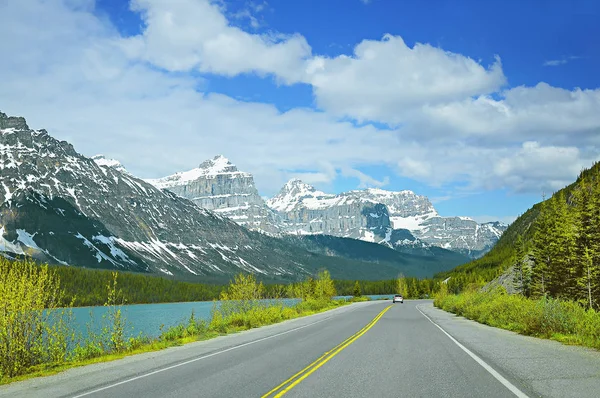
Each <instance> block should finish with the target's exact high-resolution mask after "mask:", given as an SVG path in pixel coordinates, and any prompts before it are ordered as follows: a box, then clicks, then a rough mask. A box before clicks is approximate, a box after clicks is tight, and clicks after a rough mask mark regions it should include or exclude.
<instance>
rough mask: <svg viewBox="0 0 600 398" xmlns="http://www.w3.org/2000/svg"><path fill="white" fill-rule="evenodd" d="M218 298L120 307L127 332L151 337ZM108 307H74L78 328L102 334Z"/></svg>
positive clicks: (205, 310) (203, 313)
mask: <svg viewBox="0 0 600 398" xmlns="http://www.w3.org/2000/svg"><path fill="white" fill-rule="evenodd" d="M351 297H352V296H339V297H336V298H339V299H349V298H351ZM368 297H370V298H371V299H373V300H377V299H386V298H388V299H389V298H392V297H393V295H374V296H368ZM281 301H282V302H283V304H284V305H294V304H296V303H297V302H298V301H299V300H298V299H282V300H281ZM215 305H217V306H218V305H219V302H218V301H214V302H213V301H197V302H189V303H164V304H132V305H125V306H122V307H120V308H121V311H122V313H123V315H124V316H125V319H126V320H127V328H126V334H127V336H128V337H132V336H137V335H139V334H140V333H141V334H143V335H145V336H148V337H157V336H159V335H160V331H161V326H162V327H163V328H164V329H167V328H168V327H170V326H175V325H177V324H180V323H183V322H186V321H187V320H188V319H189V317H190V315H191V314H192V311H194V316H195V317H196V318H198V319H206V320H208V319H210V316H211V310H212V309H213V307H214V306H215ZM107 311H108V309H107V308H106V307H77V308H73V317H74V320H73V322H74V324H73V326H74V329H75V330H76V331H78V332H80V333H81V334H82V336H84V337H85V336H86V335H87V334H88V328H91V329H92V330H93V331H94V332H96V333H98V332H99V331H100V330H101V328H102V322H103V316H104V315H106V313H107Z"/></svg>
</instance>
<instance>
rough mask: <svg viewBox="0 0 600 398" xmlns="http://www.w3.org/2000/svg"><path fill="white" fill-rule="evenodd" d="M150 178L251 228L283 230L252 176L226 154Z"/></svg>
mask: <svg viewBox="0 0 600 398" xmlns="http://www.w3.org/2000/svg"><path fill="white" fill-rule="evenodd" d="M146 181H147V182H148V183H150V184H152V185H154V186H155V187H157V188H159V189H168V190H169V191H171V192H173V193H175V194H177V195H179V196H181V197H183V198H186V199H189V200H191V201H192V202H194V203H195V204H197V205H198V206H199V207H201V208H204V209H209V210H212V211H214V212H215V213H218V214H220V215H223V216H225V217H227V218H229V219H231V220H233V221H235V222H237V223H238V224H240V225H243V226H245V227H246V228H248V229H252V230H258V231H263V232H267V233H271V234H277V233H279V232H280V224H281V220H280V219H279V217H278V215H277V213H276V212H274V211H272V210H271V209H269V208H268V207H267V206H266V205H265V202H264V200H263V199H262V198H261V197H260V195H259V194H258V191H257V190H256V187H255V186H254V178H253V177H252V175H251V174H249V173H244V172H241V171H239V170H238V169H237V167H236V166H235V165H234V164H232V163H231V162H230V161H229V160H228V159H227V158H225V157H224V156H221V155H219V156H216V157H215V158H213V159H210V160H207V161H205V162H203V163H202V164H201V165H200V166H199V167H197V168H195V169H192V170H189V171H185V172H180V173H176V174H174V175H171V176H168V177H164V178H159V179H154V180H146Z"/></svg>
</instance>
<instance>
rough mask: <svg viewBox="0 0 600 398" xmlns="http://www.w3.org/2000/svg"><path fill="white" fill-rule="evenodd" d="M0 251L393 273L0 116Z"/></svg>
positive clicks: (187, 269)
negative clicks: (303, 241)
mask: <svg viewBox="0 0 600 398" xmlns="http://www.w3.org/2000/svg"><path fill="white" fill-rule="evenodd" d="M0 252H2V253H4V255H6V256H9V257H15V256H18V255H28V256H32V257H34V258H38V259H40V260H43V261H48V262H51V263H58V264H72V265H78V266H85V267H90V268H106V269H121V270H131V271H143V272H152V273H158V274H166V275H173V276H174V277H176V278H179V279H187V280H204V281H205V280H211V281H225V280H227V279H229V278H230V276H231V275H233V274H236V273H238V272H251V273H255V274H257V276H258V277H259V278H261V279H263V280H279V281H285V280H298V279H301V278H303V277H304V276H305V275H309V274H314V273H315V271H317V270H319V269H321V268H327V269H329V270H330V272H331V274H332V276H333V277H334V278H340V279H385V278H393V277H395V276H396V275H397V273H398V270H399V269H402V264H374V263H370V262H364V261H360V260H352V259H348V258H342V257H332V256H325V255H322V254H318V253H312V252H309V251H306V250H304V249H302V248H299V247H297V246H294V245H292V244H290V243H289V242H285V241H282V240H279V239H275V238H272V237H269V236H266V235H264V234H263V233H258V232H253V231H250V230H248V229H246V228H243V227H241V226H239V225H238V224H236V223H234V222H232V221H230V220H229V219H227V218H225V217H222V216H220V215H218V214H216V213H213V212H211V211H209V210H205V209H201V208H199V207H198V206H196V205H195V204H194V203H192V202H191V201H189V200H187V199H184V198H181V197H179V196H177V195H175V194H174V193H172V192H169V191H167V190H160V189H157V188H156V187H154V186H153V185H151V184H148V183H146V182H145V181H142V180H140V179H137V178H135V177H134V176H132V175H131V174H129V173H127V172H126V171H125V170H124V169H122V166H120V165H119V164H118V163H115V162H111V161H107V160H106V159H104V158H101V157H96V159H89V158H86V157H84V156H82V155H80V154H79V153H77V152H76V151H75V150H74V149H73V147H72V146H71V145H70V144H69V143H67V142H65V141H58V140H56V139H54V138H52V137H51V136H50V135H49V134H48V133H47V132H46V131H45V130H38V131H34V130H31V129H30V128H29V127H28V126H27V124H26V122H25V120H24V119H23V118H14V117H7V116H6V115H5V114H3V113H0ZM405 274H407V275H410V274H411V272H410V271H408V272H405Z"/></svg>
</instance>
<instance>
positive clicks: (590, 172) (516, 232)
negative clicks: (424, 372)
mask: <svg viewBox="0 0 600 398" xmlns="http://www.w3.org/2000/svg"><path fill="white" fill-rule="evenodd" d="M599 176H600V164H599V163H596V164H595V165H594V166H593V167H591V168H590V169H587V170H584V171H583V172H582V173H581V174H580V175H579V177H578V178H577V180H576V181H575V182H574V183H572V184H571V185H569V186H567V187H565V188H563V189H561V190H559V191H557V192H556V193H555V194H554V195H553V196H552V197H551V198H549V199H547V200H546V201H544V202H540V203H537V204H535V205H534V206H532V207H531V208H530V209H528V210H527V211H526V212H525V213H523V215H521V216H520V217H518V218H517V219H516V220H515V221H514V222H513V223H512V224H511V225H510V226H509V227H508V229H507V230H506V231H505V232H504V234H502V236H501V237H500V239H499V240H498V243H497V244H496V245H495V246H494V248H493V249H492V250H490V252H489V253H487V254H486V255H484V256H483V257H482V258H480V259H477V260H475V261H472V262H469V263H467V264H464V265H461V266H459V267H457V268H455V269H453V270H451V271H448V272H443V273H440V274H438V275H436V277H437V278H442V279H446V278H451V281H452V283H451V285H452V286H453V289H454V291H460V290H462V289H463V288H464V287H465V286H466V285H467V284H469V283H478V284H481V283H484V282H490V281H492V280H494V279H495V278H498V277H499V276H501V275H503V274H504V273H505V272H507V270H509V268H510V267H512V266H513V265H514V264H515V263H516V262H517V260H520V259H519V258H518V255H517V251H518V250H517V246H518V245H517V239H518V237H521V239H522V240H523V244H524V248H525V249H524V252H525V253H527V252H528V251H529V250H531V248H532V243H533V238H534V233H535V225H536V222H537V221H538V219H539V217H540V212H541V210H542V208H543V207H544V205H546V204H549V203H550V201H551V200H558V198H563V199H562V200H564V201H566V202H567V203H568V204H569V207H571V208H572V207H573V195H574V193H575V192H576V191H577V190H578V189H580V186H581V183H582V180H584V179H585V180H587V181H594V184H598V181H600V179H599V178H600V177H599ZM596 244H600V242H597V243H596ZM504 279H507V278H504ZM449 283H450V282H449Z"/></svg>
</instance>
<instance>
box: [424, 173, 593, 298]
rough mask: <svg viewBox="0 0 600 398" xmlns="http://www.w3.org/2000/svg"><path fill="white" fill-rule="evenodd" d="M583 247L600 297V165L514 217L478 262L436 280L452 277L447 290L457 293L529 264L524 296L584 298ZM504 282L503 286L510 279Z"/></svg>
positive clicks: (442, 274) (437, 275)
mask: <svg viewBox="0 0 600 398" xmlns="http://www.w3.org/2000/svg"><path fill="white" fill-rule="evenodd" d="M584 244H585V245H586V246H587V247H589V252H590V256H591V260H590V261H591V264H592V266H593V269H592V271H595V272H597V273H598V274H597V275H591V277H592V278H596V279H597V280H596V281H595V283H596V284H597V285H598V286H599V292H598V293H600V163H596V164H594V165H593V166H592V167H591V168H590V169H587V170H584V171H582V172H581V173H580V175H579V177H578V178H577V180H576V181H575V182H574V183H572V184H570V185H569V186H567V187H565V188H563V189H561V190H559V191H557V192H556V193H554V194H553V195H552V196H551V197H550V198H548V199H546V200H545V201H543V202H540V203H537V204H535V205H534V206H532V207H531V208H530V209H529V210H527V211H526V212H525V213H524V214H523V215H521V216H520V217H518V218H517V219H516V220H515V222H513V223H512V224H511V225H510V226H509V227H508V229H507V230H506V231H505V232H504V233H503V234H502V236H501V238H500V239H499V240H498V242H497V243H496V245H495V246H494V247H493V248H492V250H490V251H489V252H488V253H487V254H486V255H484V256H483V257H482V258H480V259H477V260H474V261H471V262H469V263H466V264H464V265H461V266H458V267H456V268H455V269H453V270H450V271H447V272H441V273H438V274H436V276H435V277H436V278H438V279H448V278H450V279H449V280H448V284H449V287H450V288H451V290H453V291H455V292H458V291H460V290H462V289H464V288H465V286H466V285H468V284H471V283H476V284H478V285H481V284H483V283H486V282H490V281H492V280H494V279H495V278H498V277H500V276H501V275H503V274H504V273H505V272H507V270H509V269H511V267H514V266H516V267H517V268H518V267H520V266H522V264H531V267H530V268H531V269H528V270H526V271H527V272H529V273H530V275H528V278H529V279H528V281H529V283H530V286H527V288H526V291H525V293H526V294H531V295H536V294H537V295H539V294H542V293H545V294H550V295H553V296H556V297H564V298H569V299H577V300H582V299H584V298H585V297H583V296H585V292H584V290H585V289H586V281H585V277H586V269H585V264H584V263H585V262H586V260H585V259H584V258H583V256H584V255H583V251H584V249H585V248H584V247H583V245H584ZM525 258H527V261H524V260H525ZM512 271H513V273H514V270H512ZM542 275H543V276H544V278H543V279H544V282H543V283H542ZM536 278H537V279H539V280H537V281H536ZM503 279H504V281H505V283H506V281H507V280H508V279H507V278H506V277H505V278H503ZM511 280H512V279H511ZM511 280H509V283H510V281H511ZM567 290H569V291H567ZM582 295H583V296H582ZM599 299H600V297H599Z"/></svg>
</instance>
